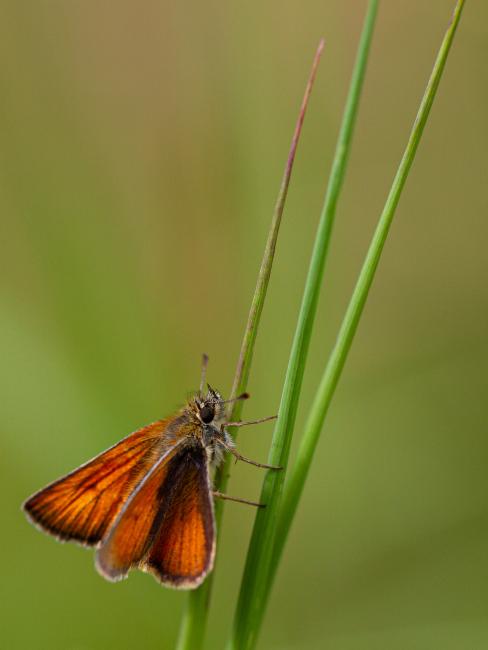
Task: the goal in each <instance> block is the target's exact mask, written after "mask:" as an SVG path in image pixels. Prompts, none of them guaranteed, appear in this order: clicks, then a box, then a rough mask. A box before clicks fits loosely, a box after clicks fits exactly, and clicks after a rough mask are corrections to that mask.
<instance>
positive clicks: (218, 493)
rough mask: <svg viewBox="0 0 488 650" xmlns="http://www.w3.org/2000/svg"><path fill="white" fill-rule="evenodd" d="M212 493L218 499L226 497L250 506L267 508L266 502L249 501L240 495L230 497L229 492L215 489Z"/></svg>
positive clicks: (227, 499) (228, 499)
mask: <svg viewBox="0 0 488 650" xmlns="http://www.w3.org/2000/svg"><path fill="white" fill-rule="evenodd" d="M212 494H213V495H214V497H215V498H217V499H224V500H226V501H236V502H237V503H246V504H247V505H248V506H256V508H266V505H265V504H264V503H256V501H248V500H247V499H239V498H238V497H230V496H229V495H228V494H222V492H217V491H215V490H214V491H213V492H212Z"/></svg>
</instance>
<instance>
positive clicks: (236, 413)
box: [177, 40, 324, 650]
mask: <svg viewBox="0 0 488 650" xmlns="http://www.w3.org/2000/svg"><path fill="white" fill-rule="evenodd" d="M323 47H324V42H323V40H322V41H320V43H319V46H318V48H317V51H316V54H315V57H314V60H313V64H312V70H311V72H310V76H309V79H308V83H307V86H306V88H305V94H304V97H303V101H302V104H301V107H300V112H299V114H298V119H297V123H296V126H295V131H294V133H293V138H292V141H291V146H290V152H289V155H288V160H287V162H286V167H285V171H284V173H283V178H282V181H281V185H280V190H279V192H278V198H277V201H276V205H275V208H274V212H273V218H272V221H271V227H270V230H269V234H268V239H267V242H266V248H265V250H264V255H263V260H262V262H261V267H260V270H259V275H258V280H257V283H256V288H255V291H254V296H253V299H252V303H251V309H250V311H249V317H248V321H247V325H246V329H245V332H244V338H243V341H242V346H241V351H240V355H239V360H238V363H237V368H236V374H235V378H234V384H233V388H232V392H231V397H235V396H236V395H239V394H240V393H243V392H245V390H246V388H247V383H248V379H249V371H250V368H251V362H252V357H253V352H254V345H255V342H256V335H257V331H258V326H259V322H260V319H261V314H262V311H263V306H264V300H265V298H266V292H267V289H268V284H269V279H270V276H271V268H272V265H273V259H274V254H275V250H276V242H277V239H278V233H279V229H280V224H281V219H282V216H283V210H284V207H285V201H286V196H287V193H288V187H289V184H290V179H291V173H292V169H293V163H294V160H295V154H296V150H297V146H298V141H299V139H300V133H301V130H302V125H303V121H304V118H305V113H306V110H307V106H308V101H309V99H310V94H311V92H312V87H313V83H314V80H315V76H316V73H317V68H318V65H319V61H320V56H321V54H322V50H323ZM242 407H243V402H242V401H239V402H234V404H233V406H232V409H231V413H230V421H232V422H235V421H236V420H239V419H240V417H241V412H242ZM236 432H237V429H234V431H233V432H232V433H233V435H234V437H235V435H236ZM230 462H231V459H230V457H228V458H227V459H226V460H225V462H224V463H223V464H222V466H221V467H220V468H219V470H218V471H217V473H216V476H215V481H214V485H215V489H216V490H218V491H220V492H225V490H226V486H227V482H228V480H229V475H230ZM223 507H224V503H223V501H216V503H215V522H216V527H217V535H218V536H219V534H220V524H221V521H222V515H223ZM212 584H213V574H211V575H210V576H209V577H208V578H207V580H206V581H205V582H204V584H203V585H202V586H201V587H199V588H198V589H196V590H195V591H193V592H191V593H190V594H189V596H188V602H187V606H186V609H185V611H184V613H183V618H182V623H181V628H180V635H179V639H178V643H177V650H199V649H200V648H201V647H202V646H203V641H204V636H205V629H206V622H207V613H208V606H209V602H210V596H211V589H212Z"/></svg>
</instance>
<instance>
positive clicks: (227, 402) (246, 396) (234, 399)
mask: <svg viewBox="0 0 488 650" xmlns="http://www.w3.org/2000/svg"><path fill="white" fill-rule="evenodd" d="M250 397H251V396H250V395H249V393H241V394H240V395H238V396H237V397H231V398H230V399H223V400H222V401H221V402H220V403H221V404H229V403H230V402H238V401H239V400H241V399H249V398H250Z"/></svg>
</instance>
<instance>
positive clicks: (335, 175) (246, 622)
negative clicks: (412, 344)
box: [229, 0, 378, 650]
mask: <svg viewBox="0 0 488 650" xmlns="http://www.w3.org/2000/svg"><path fill="white" fill-rule="evenodd" d="M377 5H378V2H377V0H370V3H369V5H368V10H367V13H366V18H365V23H364V28H363V32H362V36H361V40H360V44H359V49H358V56H357V59H356V63H355V66H354V70H353V75H352V80H351V85H350V91H349V94H348V98H347V101H346V107H345V111H344V117H343V122H342V126H341V129H340V132H339V138H338V143H337V146H336V151H335V156H334V161H333V165H332V171H331V175H330V178H329V183H328V187H327V192H326V196H325V201H324V206H323V209H322V212H321V215H320V220H319V226H318V231H317V236H316V239H315V245H314V249H313V252H312V258H311V262H310V268H309V272H308V276H307V280H306V284H305V290H304V296H303V300H302V305H301V309H300V314H299V317H298V323H297V327H296V332H295V337H294V340H293V344H292V349H291V353H290V359H289V363H288V369H287V373H286V377H285V383H284V386H283V392H282V397H281V403H280V408H279V412H278V421H277V424H276V427H275V430H274V434H273V441H272V445H271V450H270V454H269V464H271V465H280V466H282V467H285V468H286V465H287V461H288V456H289V450H290V444H291V437H292V431H293V426H294V423H295V417H296V411H297V406H298V399H299V395H300V390H301V385H302V380H303V374H304V370H305V363H306V358H307V353H308V348H309V344H310V338H311V334H312V327H313V323H314V319H315V314H316V310H317V303H318V297H319V292H320V287H321V284H322V277H323V271H324V266H325V261H326V257H327V252H328V249H329V243H330V237H331V232H332V227H333V224H334V218H335V212H336V206H337V200H338V197H339V194H340V190H341V188H342V185H343V181H344V176H345V171H346V166H347V160H348V156H349V151H350V145H351V138H352V133H353V128H354V124H355V121H356V115H357V109H358V103H359V97H360V94H361V89H362V85H363V80H364V75H365V71H366V62H367V58H368V53H369V48H370V44H371V38H372V33H373V27H374V22H375V17H376V11H377ZM284 478H285V472H284V471H281V472H278V471H269V472H267V474H266V476H265V479H264V482H263V488H262V492H261V499H260V501H261V503H265V504H266V506H267V507H266V508H264V509H261V510H260V511H259V512H258V513H257V515H256V520H255V524H254V529H253V534H252V538H251V543H250V546H249V551H248V555H247V560H246V566H245V570H244V576H243V579H242V584H241V590H240V595H239V601H238V604H237V608H236V613H235V618H234V628H233V634H232V637H231V641H230V644H229V647H230V648H232V649H236V650H237V649H239V650H243V649H245V650H248V649H250V648H253V647H254V645H255V643H256V640H257V636H258V633H259V628H260V624H261V621H262V617H263V615H264V611H265V608H266V601H267V592H268V589H267V585H268V580H269V571H270V567H271V564H272V556H273V548H274V534H275V530H276V525H277V521H278V513H279V502H280V497H281V491H282V487H283V482H284Z"/></svg>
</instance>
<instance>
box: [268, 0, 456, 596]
mask: <svg viewBox="0 0 488 650" xmlns="http://www.w3.org/2000/svg"><path fill="white" fill-rule="evenodd" d="M463 5H464V0H458V2H457V4H456V7H455V10H454V13H453V17H452V20H451V22H450V23H449V26H448V28H447V30H446V33H445V35H444V38H443V40H442V43H441V46H440V49H439V52H438V54H437V58H436V61H435V63H434V67H433V69H432V73H431V75H430V78H429V81H428V83H427V87H426V89H425V92H424V95H423V98H422V101H421V104H420V107H419V110H418V113H417V116H416V118H415V122H414V125H413V127H412V131H411V133H410V137H409V139H408V142H407V146H406V148H405V152H404V154H403V157H402V159H401V161H400V165H399V167H398V170H397V172H396V175H395V178H394V180H393V184H392V186H391V189H390V192H389V194H388V197H387V200H386V203H385V206H384V208H383V211H382V213H381V216H380V219H379V221H378V225H377V227H376V231H375V233H374V235H373V239H372V241H371V244H370V247H369V250H368V252H367V255H366V258H365V260H364V263H363V267H362V269H361V272H360V274H359V277H358V280H357V284H356V286H355V289H354V292H353V294H352V296H351V300H350V302H349V305H348V308H347V310H346V314H345V316H344V320H343V322H342V325H341V328H340V330H339V333H338V336H337V340H336V342H335V345H334V347H333V349H332V352H331V355H330V357H329V360H328V363H327V365H326V368H325V371H324V374H323V376H322V379H321V382H320V384H319V387H318V390H317V393H316V395H315V398H314V401H313V403H312V407H311V409H310V413H309V415H308V418H307V420H306V424H305V429H304V434H303V437H302V440H301V443H300V447H299V449H298V454H297V459H296V461H295V464H294V466H293V468H292V470H291V472H290V476H289V479H288V481H287V484H286V486H285V489H284V492H283V499H282V507H281V510H280V517H279V522H278V528H277V534H276V542H275V545H274V552H273V557H272V567H271V574H270V580H269V583H268V590H269V589H271V586H272V581H273V578H274V575H275V572H276V569H277V567H278V564H279V561H280V558H281V555H282V553H283V548H284V546H285V543H286V540H287V537H288V533H289V530H290V526H291V524H292V521H293V518H294V516H295V513H296V509H297V506H298V502H299V500H300V497H301V494H302V492H303V487H304V484H305V481H306V478H307V476H308V472H309V470H310V465H311V463H312V459H313V455H314V453H315V449H316V446H317V442H318V440H319V437H320V433H321V431H322V427H323V424H324V420H325V417H326V415H327V412H328V410H329V406H330V403H331V401H332V397H333V396H334V392H335V389H336V387H337V383H338V381H339V378H340V376H341V373H342V370H343V368H344V364H345V361H346V359H347V355H348V353H349V350H350V348H351V344H352V341H353V338H354V335H355V333H356V330H357V326H358V323H359V320H360V318H361V314H362V311H363V307H364V304H365V302H366V299H367V297H368V293H369V289H370V287H371V284H372V282H373V278H374V275H375V272H376V269H377V267H378V262H379V259H380V256H381V252H382V250H383V246H384V244H385V241H386V238H387V236H388V232H389V229H390V225H391V222H392V220H393V216H394V214H395V210H396V207H397V205H398V201H399V199H400V195H401V192H402V190H403V187H404V185H405V181H406V180H407V176H408V173H409V171H410V167H411V165H412V163H413V160H414V157H415V153H416V151H417V147H418V144H419V142H420V138H421V137H422V132H423V130H424V127H425V124H426V122H427V118H428V116H429V112H430V108H431V106H432V102H433V101H434V97H435V94H436V92H437V88H438V86H439V82H440V79H441V76H442V72H443V70H444V66H445V63H446V60H447V55H448V53H449V49H450V47H451V44H452V41H453V38H454V34H455V32H456V28H457V26H458V24H459V19H460V17H461V12H462V9H463Z"/></svg>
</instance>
